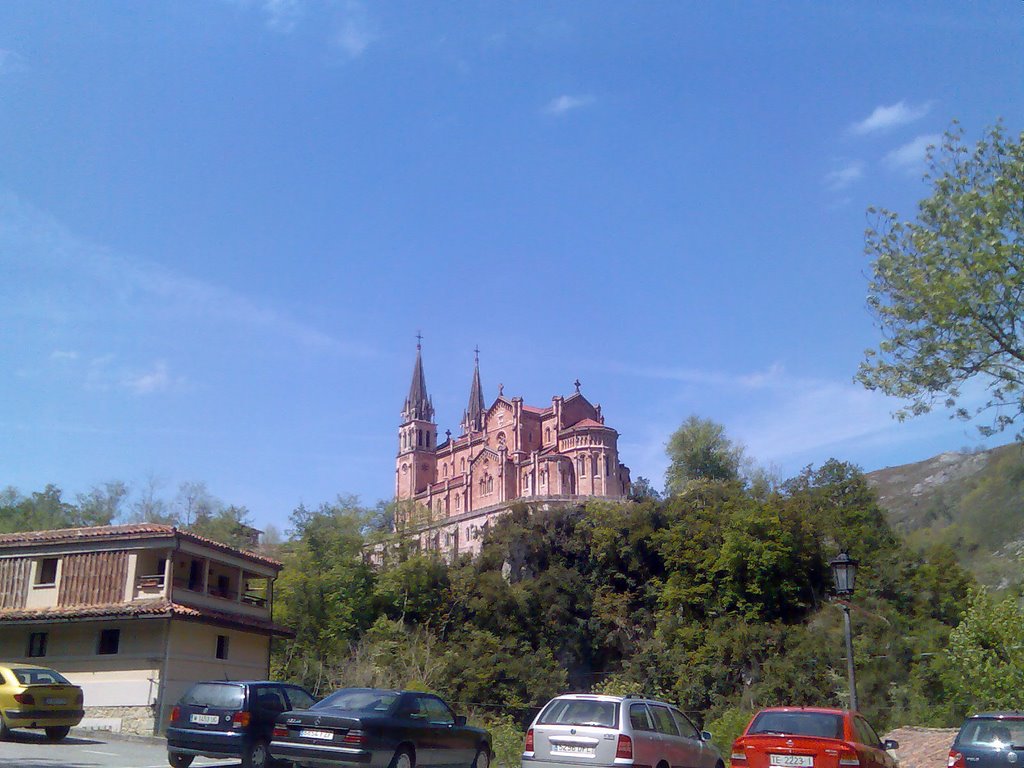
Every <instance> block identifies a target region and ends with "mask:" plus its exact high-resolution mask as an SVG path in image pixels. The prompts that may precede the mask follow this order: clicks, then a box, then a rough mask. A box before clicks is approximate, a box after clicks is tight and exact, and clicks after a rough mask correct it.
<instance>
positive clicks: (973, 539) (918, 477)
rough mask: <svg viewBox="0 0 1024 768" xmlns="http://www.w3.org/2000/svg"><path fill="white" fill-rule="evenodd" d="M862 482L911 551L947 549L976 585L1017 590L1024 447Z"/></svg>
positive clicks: (948, 458)
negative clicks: (934, 547)
mask: <svg viewBox="0 0 1024 768" xmlns="http://www.w3.org/2000/svg"><path fill="white" fill-rule="evenodd" d="M867 478H868V482H869V483H870V484H871V485H872V487H874V488H875V490H876V491H877V492H878V494H879V500H880V502H881V505H882V507H883V508H884V509H885V510H886V513H887V514H888V517H889V521H890V523H891V524H892V525H893V527H894V528H896V529H897V530H899V531H900V532H902V533H903V534H905V535H906V537H907V540H908V541H909V543H910V544H911V545H912V546H914V547H918V548H921V549H924V548H927V547H929V546H931V545H933V544H948V545H950V546H952V547H953V548H954V550H955V551H956V552H957V555H958V556H959V558H960V562H961V563H962V564H963V565H964V566H965V567H967V568H968V569H969V570H970V571H971V572H972V573H974V575H975V576H976V577H977V578H978V579H979V580H980V581H981V582H982V583H984V584H988V585H990V586H994V587H1008V586H1011V585H1014V584H1019V583H1021V581H1022V575H1021V570H1022V569H1021V557H1022V555H1024V446H1021V445H1020V444H1017V443H1011V444H1010V445H1004V446H1001V447H999V448H993V449H991V450H988V451H978V452H971V453H957V452H948V453H942V454H939V455H938V456H934V457H932V458H930V459H926V460H925V461H919V462H917V463H915V464H904V465H902V466H898V467H887V468H886V469H881V470H877V471H875V472H870V473H868V474H867Z"/></svg>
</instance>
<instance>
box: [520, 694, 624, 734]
mask: <svg viewBox="0 0 1024 768" xmlns="http://www.w3.org/2000/svg"><path fill="white" fill-rule="evenodd" d="M618 721H619V705H618V704H617V703H616V702H614V701H597V700H593V699H555V700H554V701H552V702H551V703H550V704H548V706H547V707H545V709H544V711H543V712H542V713H541V715H540V717H539V718H538V719H537V722H538V723H539V724H542V725H591V726H597V727H601V728H615V727H616V724H617V723H618Z"/></svg>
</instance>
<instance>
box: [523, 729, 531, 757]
mask: <svg viewBox="0 0 1024 768" xmlns="http://www.w3.org/2000/svg"><path fill="white" fill-rule="evenodd" d="M523 751H524V752H533V728H530V729H529V730H527V731H526V746H524V747H523Z"/></svg>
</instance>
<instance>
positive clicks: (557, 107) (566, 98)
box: [544, 94, 594, 116]
mask: <svg viewBox="0 0 1024 768" xmlns="http://www.w3.org/2000/svg"><path fill="white" fill-rule="evenodd" d="M593 103H594V97H593V96H570V95H568V94H564V95H562V96H556V97H555V98H553V99H552V100H551V101H549V102H548V103H547V105H546V106H545V107H544V112H545V113H546V114H549V115H556V116H561V115H564V114H567V113H568V112H571V111H573V110H574V109H580V108H582V107H589V106H590V105H591V104H593Z"/></svg>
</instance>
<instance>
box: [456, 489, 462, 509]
mask: <svg viewBox="0 0 1024 768" xmlns="http://www.w3.org/2000/svg"><path fill="white" fill-rule="evenodd" d="M461 510H462V494H461V493H459V494H456V495H455V511H456V512H459V511H461Z"/></svg>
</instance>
